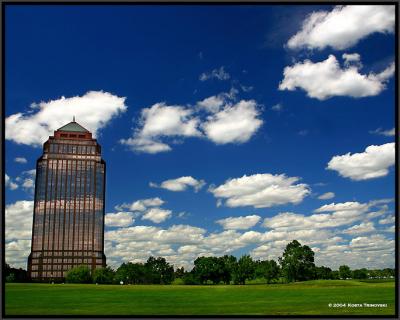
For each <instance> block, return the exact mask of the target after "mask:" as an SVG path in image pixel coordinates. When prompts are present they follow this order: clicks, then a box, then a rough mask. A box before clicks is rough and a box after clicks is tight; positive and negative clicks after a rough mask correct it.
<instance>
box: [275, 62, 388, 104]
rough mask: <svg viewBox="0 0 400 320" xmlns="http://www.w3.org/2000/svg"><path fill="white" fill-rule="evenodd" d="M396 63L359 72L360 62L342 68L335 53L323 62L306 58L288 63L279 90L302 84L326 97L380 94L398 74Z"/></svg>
mask: <svg viewBox="0 0 400 320" xmlns="http://www.w3.org/2000/svg"><path fill="white" fill-rule="evenodd" d="M394 70H395V67H394V63H392V64H391V65H389V66H388V67H387V68H386V69H385V70H383V71H382V72H381V73H378V74H375V73H369V74H361V73H359V70H358V67H357V66H348V67H345V68H342V67H341V66H340V65H339V62H338V61H337V60H336V57H335V56H334V55H329V57H328V58H327V59H326V60H324V61H321V62H316V63H314V62H312V61H310V60H305V61H304V62H298V63H296V64H294V65H293V66H288V67H285V69H284V71H283V76H284V79H283V80H282V81H281V82H280V84H279V90H289V91H294V90H296V88H301V89H303V90H304V91H306V92H307V95H308V96H309V97H311V98H316V99H319V100H325V99H328V98H330V97H334V96H349V97H353V98H361V97H368V96H376V95H378V94H379V93H381V92H382V90H384V89H385V88H386V82H387V81H388V80H389V78H390V77H392V76H393V74H394Z"/></svg>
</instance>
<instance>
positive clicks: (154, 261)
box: [145, 257, 175, 284]
mask: <svg viewBox="0 0 400 320" xmlns="http://www.w3.org/2000/svg"><path fill="white" fill-rule="evenodd" d="M145 269H146V278H147V279H148V280H150V283H154V284H170V283H171V282H172V281H174V278H175V275H174V266H172V265H170V264H169V263H168V262H167V261H166V260H165V259H164V258H161V257H158V258H154V257H150V258H148V259H147V262H146V263H145Z"/></svg>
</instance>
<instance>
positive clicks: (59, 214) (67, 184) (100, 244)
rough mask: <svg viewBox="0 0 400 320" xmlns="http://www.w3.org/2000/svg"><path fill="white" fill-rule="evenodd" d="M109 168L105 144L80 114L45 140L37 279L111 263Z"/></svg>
mask: <svg viewBox="0 0 400 320" xmlns="http://www.w3.org/2000/svg"><path fill="white" fill-rule="evenodd" d="M105 169H106V166H105V162H104V160H103V159H102V158H101V147H100V145H99V144H98V143H97V140H96V139H93V138H92V133H91V132H89V131H88V130H86V129H85V128H83V127H82V126H81V125H79V124H78V123H76V122H75V119H74V121H72V122H70V123H68V124H67V125H65V126H63V127H61V128H60V129H58V130H56V131H55V132H54V136H50V137H49V139H48V140H47V141H46V142H45V143H44V145H43V155H42V156H41V157H40V158H39V159H38V160H37V163H36V183H35V203H34V215H33V227H32V245H31V246H32V249H31V254H30V255H29V258H28V273H29V275H30V277H31V278H32V279H36V280H41V281H45V280H51V279H57V278H62V277H65V275H66V272H67V271H68V270H70V269H71V268H72V267H74V266H78V265H86V266H88V267H89V268H91V270H92V271H93V270H94V269H96V268H100V267H104V266H105V265H106V257H105V255H104V193H105Z"/></svg>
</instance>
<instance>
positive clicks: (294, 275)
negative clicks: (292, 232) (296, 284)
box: [279, 240, 315, 282]
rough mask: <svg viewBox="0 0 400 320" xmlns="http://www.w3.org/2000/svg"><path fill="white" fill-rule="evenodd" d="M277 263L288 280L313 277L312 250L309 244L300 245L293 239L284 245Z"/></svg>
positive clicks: (301, 279) (302, 279)
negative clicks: (284, 247)
mask: <svg viewBox="0 0 400 320" xmlns="http://www.w3.org/2000/svg"><path fill="white" fill-rule="evenodd" d="M279 263H280V264H281V267H282V272H283V274H284V275H285V277H286V279H287V280H288V281H289V282H292V281H304V280H310V279H313V278H314V274H315V264H314V252H313V251H312V250H311V248H310V247H309V246H306V245H304V246H302V245H301V244H300V242H298V241H297V240H293V241H292V242H290V243H289V244H288V245H287V246H286V249H285V251H284V252H283V255H282V257H280V258H279Z"/></svg>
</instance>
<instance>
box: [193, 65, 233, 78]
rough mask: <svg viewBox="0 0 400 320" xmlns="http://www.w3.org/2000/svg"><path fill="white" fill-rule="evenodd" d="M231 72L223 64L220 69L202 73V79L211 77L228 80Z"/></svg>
mask: <svg viewBox="0 0 400 320" xmlns="http://www.w3.org/2000/svg"><path fill="white" fill-rule="evenodd" d="M230 77H231V76H230V74H229V73H228V72H226V71H225V68H224V67H223V66H222V67H220V68H219V69H214V70H212V71H211V72H204V73H202V74H201V75H200V77H199V80H200V81H206V80H210V79H218V80H228V79H229V78H230Z"/></svg>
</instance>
